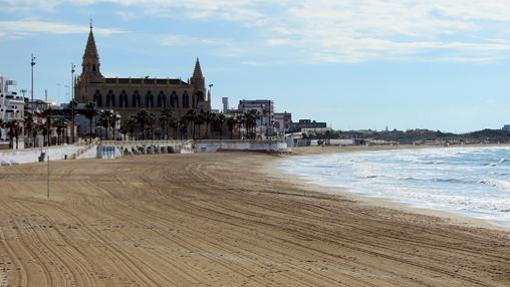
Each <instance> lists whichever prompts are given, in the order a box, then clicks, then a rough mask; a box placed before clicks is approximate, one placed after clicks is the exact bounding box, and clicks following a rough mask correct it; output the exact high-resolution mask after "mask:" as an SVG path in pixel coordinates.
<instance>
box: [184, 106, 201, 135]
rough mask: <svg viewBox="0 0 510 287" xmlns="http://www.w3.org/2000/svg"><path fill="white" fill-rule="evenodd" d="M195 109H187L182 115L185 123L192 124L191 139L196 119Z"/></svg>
mask: <svg viewBox="0 0 510 287" xmlns="http://www.w3.org/2000/svg"><path fill="white" fill-rule="evenodd" d="M197 118H198V117H197V111H196V110H189V111H188V112H187V113H186V114H185V115H184V117H183V119H185V122H186V123H187V124H193V129H192V132H191V133H192V137H193V139H195V126H196V121H197Z"/></svg>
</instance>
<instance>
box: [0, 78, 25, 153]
mask: <svg viewBox="0 0 510 287" xmlns="http://www.w3.org/2000/svg"><path fill="white" fill-rule="evenodd" d="M15 85H16V82H15V81H13V80H9V79H8V78H6V77H3V76H0V120H2V121H3V122H4V123H10V122H13V121H15V122H16V123H17V131H16V134H17V135H18V139H17V140H16V143H17V146H14V147H13V148H15V149H22V148H24V146H25V145H24V141H23V134H24V131H23V118H24V110H25V99H24V98H23V97H22V96H18V94H17V93H16V92H14V91H10V90H9V87H10V86H15ZM8 134H9V129H7V128H3V129H1V135H0V141H4V142H5V141H7V140H8V139H9V135H8Z"/></svg>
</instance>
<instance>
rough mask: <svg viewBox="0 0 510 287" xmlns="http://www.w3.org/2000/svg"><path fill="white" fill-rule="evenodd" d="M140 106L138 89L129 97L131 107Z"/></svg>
mask: <svg viewBox="0 0 510 287" xmlns="http://www.w3.org/2000/svg"><path fill="white" fill-rule="evenodd" d="M140 106H141V100H140V94H139V93H138V91H135V92H134V93H133V98H132V99H131V107H133V108H139V107H140Z"/></svg>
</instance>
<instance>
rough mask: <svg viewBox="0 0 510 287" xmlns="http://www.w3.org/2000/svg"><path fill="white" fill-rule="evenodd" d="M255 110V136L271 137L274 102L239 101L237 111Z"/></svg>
mask: <svg viewBox="0 0 510 287" xmlns="http://www.w3.org/2000/svg"><path fill="white" fill-rule="evenodd" d="M250 110H256V111H257V113H258V115H259V118H258V119H257V130H256V132H257V136H264V137H271V136H273V133H274V128H273V124H274V118H273V116H274V104H273V101H272V100H242V101H240V102H239V106H238V111H239V112H241V113H246V112H249V111H250Z"/></svg>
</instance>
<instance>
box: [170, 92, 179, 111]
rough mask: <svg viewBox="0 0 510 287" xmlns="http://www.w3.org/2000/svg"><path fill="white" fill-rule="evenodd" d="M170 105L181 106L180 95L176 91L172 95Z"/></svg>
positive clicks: (173, 106)
mask: <svg viewBox="0 0 510 287" xmlns="http://www.w3.org/2000/svg"><path fill="white" fill-rule="evenodd" d="M170 107H172V108H179V96H177V93H176V92H175V91H173V92H172V94H171V95H170Z"/></svg>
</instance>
